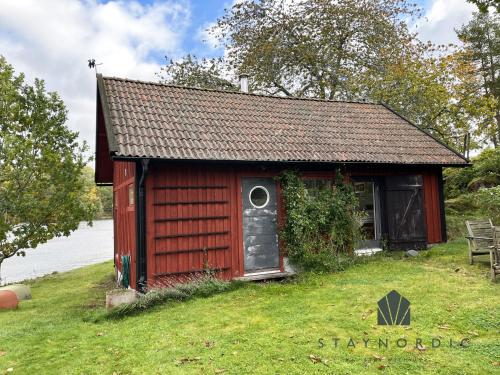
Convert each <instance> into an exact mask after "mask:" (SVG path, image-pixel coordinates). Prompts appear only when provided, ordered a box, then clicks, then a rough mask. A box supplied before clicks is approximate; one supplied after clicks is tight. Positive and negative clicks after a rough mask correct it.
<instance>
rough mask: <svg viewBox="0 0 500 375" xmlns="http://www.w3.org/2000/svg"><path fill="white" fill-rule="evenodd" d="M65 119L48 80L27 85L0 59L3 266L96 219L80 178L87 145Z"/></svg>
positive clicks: (0, 236)
mask: <svg viewBox="0 0 500 375" xmlns="http://www.w3.org/2000/svg"><path fill="white" fill-rule="evenodd" d="M66 116H67V111H66V108H65V106H64V103H63V102H62V100H61V99H60V98H59V96H58V95H57V94H56V93H54V92H47V91H46V89H45V84H44V81H42V80H39V79H36V80H35V81H34V84H33V85H30V84H28V83H26V82H25V78H24V75H23V74H19V75H15V73H14V69H13V68H12V66H10V65H9V64H8V63H7V62H6V60H5V58H3V57H1V56H0V266H1V264H2V262H3V261H4V260H5V259H7V258H10V257H12V256H14V255H15V254H18V255H25V253H24V249H27V248H35V247H36V246H37V245H39V244H42V243H45V242H46V241H48V240H50V239H51V238H53V237H56V236H57V237H58V236H67V235H69V234H70V232H71V231H73V230H75V229H76V228H77V227H78V224H79V223H80V221H82V220H84V221H90V220H91V219H92V217H93V214H94V211H95V206H94V205H92V204H89V199H88V197H86V196H85V193H86V191H85V186H84V182H83V178H82V169H83V168H84V166H85V164H86V163H87V159H86V158H85V157H84V152H85V150H86V147H87V146H86V145H85V144H83V145H80V144H79V143H78V141H77V137H78V133H76V132H72V131H70V130H69V129H68V128H67V127H66V126H65V122H66Z"/></svg>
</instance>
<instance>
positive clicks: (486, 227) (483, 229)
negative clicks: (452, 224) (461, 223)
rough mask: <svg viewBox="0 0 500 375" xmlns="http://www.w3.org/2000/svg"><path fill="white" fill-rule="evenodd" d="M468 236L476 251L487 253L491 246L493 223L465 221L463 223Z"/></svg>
mask: <svg viewBox="0 0 500 375" xmlns="http://www.w3.org/2000/svg"><path fill="white" fill-rule="evenodd" d="M465 225H466V226H467V231H468V232H469V236H470V237H473V241H474V243H475V247H476V250H485V251H489V249H490V246H492V245H493V223H492V222H491V219H487V220H467V221H466V222H465ZM476 237H482V238H490V239H489V240H484V239H480V238H479V239H477V238H476Z"/></svg>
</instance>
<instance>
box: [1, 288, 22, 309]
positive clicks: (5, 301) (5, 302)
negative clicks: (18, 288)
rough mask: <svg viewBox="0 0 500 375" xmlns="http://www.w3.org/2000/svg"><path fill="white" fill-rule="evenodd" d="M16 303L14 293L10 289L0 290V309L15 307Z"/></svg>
mask: <svg viewBox="0 0 500 375" xmlns="http://www.w3.org/2000/svg"><path fill="white" fill-rule="evenodd" d="M18 304H19V302H18V300H17V295H16V293H14V292H12V291H10V290H0V310H3V309H17V305H18Z"/></svg>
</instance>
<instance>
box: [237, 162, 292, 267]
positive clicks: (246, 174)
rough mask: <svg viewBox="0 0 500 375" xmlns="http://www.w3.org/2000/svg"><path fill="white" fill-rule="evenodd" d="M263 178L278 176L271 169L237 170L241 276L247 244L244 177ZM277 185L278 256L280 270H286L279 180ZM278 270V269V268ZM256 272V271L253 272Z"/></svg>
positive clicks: (276, 182)
mask: <svg viewBox="0 0 500 375" xmlns="http://www.w3.org/2000/svg"><path fill="white" fill-rule="evenodd" d="M252 177H254V178H259V177H260V178H262V177H268V178H274V177H276V173H275V172H269V171H252V172H236V189H237V190H236V192H237V194H236V196H237V202H238V204H237V208H238V209H237V218H236V219H237V222H238V232H237V233H238V263H239V267H238V271H239V272H238V273H239V275H241V276H244V275H245V246H244V244H243V186H242V183H241V182H242V179H243V178H252ZM275 185H276V206H277V207H276V215H277V218H276V219H277V232H278V233H277V235H278V252H279V253H278V256H279V272H283V271H284V264H283V253H282V248H283V247H282V242H281V238H280V235H279V231H280V228H281V225H282V223H283V220H284V216H283V202H282V195H281V186H280V184H279V183H278V181H275ZM276 272H278V269H277V270H276ZM263 273H264V272H263ZM252 274H254V273H252Z"/></svg>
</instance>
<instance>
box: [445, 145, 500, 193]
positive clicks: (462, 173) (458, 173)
mask: <svg viewBox="0 0 500 375" xmlns="http://www.w3.org/2000/svg"><path fill="white" fill-rule="evenodd" d="M472 162H473V164H472V166H470V167H467V168H447V169H445V170H444V181H445V185H444V188H445V195H446V198H447V199H450V198H456V197H457V196H459V195H460V194H465V193H468V192H473V191H477V190H479V189H481V188H490V187H494V186H497V185H500V148H494V149H487V150H484V151H483V152H482V153H481V154H480V155H478V156H476V157H475V158H473V159H472Z"/></svg>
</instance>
